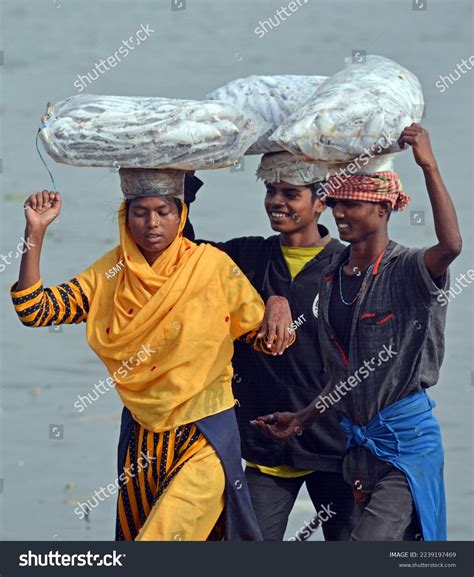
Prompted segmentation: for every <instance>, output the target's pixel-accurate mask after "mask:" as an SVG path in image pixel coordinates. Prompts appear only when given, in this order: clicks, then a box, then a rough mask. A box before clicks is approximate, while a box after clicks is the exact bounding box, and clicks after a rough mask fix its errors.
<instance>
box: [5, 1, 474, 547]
mask: <svg viewBox="0 0 474 577" xmlns="http://www.w3.org/2000/svg"><path fill="white" fill-rule="evenodd" d="M426 1H427V4H426ZM287 5H288V3H286V2H285V3H282V0H278V1H275V0H271V1H254V2H250V1H249V0H241V1H240V2H239V3H236V2H231V1H230V0H188V1H187V3H184V0H182V4H181V9H175V10H172V9H171V2H170V0H163V1H162V0H155V1H144V0H140V1H137V0H135V1H134V0H127V1H122V0H120V1H118V0H114V1H112V0H110V1H104V0H101V1H94V2H90V1H83V0H80V1H79V0H34V1H33V0H30V1H25V0H14V1H12V0H3V2H2V27H1V42H0V50H2V51H3V65H0V73H1V91H2V95H1V110H0V119H1V126H2V143H1V154H0V157H1V159H2V167H3V172H2V173H1V174H0V188H1V190H0V193H1V196H0V198H1V204H0V206H1V233H2V234H1V246H0V254H1V255H8V253H9V251H13V254H15V252H16V246H17V244H18V243H19V242H20V241H21V236H22V234H23V230H24V216H23V209H22V202H23V201H24V199H25V198H26V196H27V195H28V194H30V193H32V192H36V191H39V190H42V189H43V188H51V184H50V181H49V178H48V175H47V172H46V170H45V168H44V166H43V165H42V163H41V162H40V160H39V158H38V155H37V153H36V150H35V146H34V139H35V133H36V131H37V129H38V127H39V123H40V117H41V116H42V115H43V114H44V112H45V107H46V103H47V102H48V101H52V102H56V101H58V100H60V99H62V98H65V97H66V96H69V95H72V94H76V93H77V89H76V88H75V87H74V86H73V83H74V81H75V80H76V79H77V74H83V75H84V74H86V73H87V72H90V71H91V70H92V68H93V67H94V63H95V62H98V61H99V60H100V58H104V59H106V58H107V57H108V56H110V55H112V54H113V53H114V52H115V51H116V50H117V49H118V48H119V47H120V46H121V45H122V40H123V39H127V38H128V37H129V36H131V35H133V34H135V32H136V31H137V30H138V29H139V28H140V25H141V24H143V25H144V26H146V25H147V24H148V25H149V26H150V27H151V28H152V29H154V32H153V33H152V34H151V35H150V36H149V38H148V39H147V40H146V41H145V42H143V44H142V45H141V46H139V47H136V48H135V49H134V50H133V51H131V52H130V54H129V55H128V56H127V57H126V58H125V59H123V61H122V62H121V63H119V64H118V66H117V67H115V68H113V69H111V70H110V71H108V72H105V73H104V74H102V75H101V76H100V77H99V78H98V79H97V80H96V81H95V82H94V83H93V84H92V85H91V86H90V87H88V88H87V89H86V92H89V93H93V94H94V93H95V94H117V95H130V96H132V95H137V96H138V95H141V96H168V97H179V98H194V99H201V98H203V97H204V95H205V94H206V93H207V92H208V91H210V90H212V89H213V88H215V87H217V86H219V85H222V84H224V83H225V82H228V81H229V80H231V79H233V78H236V77H242V76H248V75H250V74H323V75H330V74H332V73H334V72H336V71H337V70H339V69H340V68H341V67H342V66H343V59H344V58H345V57H347V56H350V55H351V53H352V51H353V50H366V51H367V53H376V54H381V55H384V56H387V57H390V58H393V59H395V60H397V61H398V62H400V63H401V64H403V65H404V66H406V67H408V68H409V69H410V70H412V71H413V72H414V73H415V74H417V75H418V77H419V79H420V81H421V83H422V85H423V89H424V93H425V97H426V101H427V108H426V117H425V119H424V121H423V122H424V124H425V126H426V127H427V128H428V129H429V131H430V134H431V138H432V143H433V147H434V151H435V154H436V156H437V158H438V161H439V164H440V167H441V171H442V174H443V176H444V178H445V181H446V183H447V186H448V188H449V190H450V192H451V193H452V197H453V199H454V202H455V204H456V208H457V211H458V215H459V219H460V221H461V227H462V232H463V237H464V251H463V253H462V255H461V256H460V257H459V258H458V259H457V261H456V262H455V263H454V264H453V266H452V281H454V280H455V278H456V277H457V275H458V274H460V273H463V272H464V273H466V272H467V271H468V270H469V269H471V267H473V253H472V220H473V219H472V217H473V215H472V194H473V193H472V184H473V180H472V146H473V144H472V128H473V125H472V120H473V118H472V95H473V91H472V82H473V74H474V72H473V71H470V72H467V73H465V74H462V75H461V77H460V78H459V80H457V81H456V82H455V83H454V84H453V86H451V87H449V89H447V90H445V91H444V92H443V93H442V92H441V91H440V90H439V89H438V88H437V87H436V86H435V82H436V81H437V80H438V79H439V75H440V74H442V75H448V74H449V73H450V72H453V71H454V69H455V67H456V64H457V63H458V62H461V59H462V58H465V59H468V58H469V56H470V55H472V54H473V49H472V5H471V3H470V1H469V0H466V1H458V0H454V1H452V0H449V1H448V0H445V1H442V0H424V3H423V1H422V0H418V6H419V7H421V8H424V7H426V8H427V9H426V10H414V9H413V8H414V7H415V8H416V5H415V6H414V5H413V2H412V0H399V1H396V2H394V1H382V0H373V1H358V0H354V1H345V0H344V1H342V0H339V1H331V2H327V1H317V0H309V1H308V2H301V7H299V8H298V10H297V11H296V12H294V13H292V14H291V16H290V17H288V18H287V20H286V21H284V22H283V21H281V22H280V24H279V26H277V27H275V28H274V29H273V30H271V31H269V32H267V33H266V34H265V36H264V37H263V38H258V36H257V35H256V33H255V32H254V30H255V28H256V26H258V24H259V21H260V20H262V21H263V20H265V19H269V18H270V17H272V16H273V21H274V22H275V11H276V10H277V9H278V8H280V7H281V6H287ZM179 7H180V3H179V2H176V8H179ZM1 62H2V60H1V59H0V63H1ZM257 160H258V159H257V158H256V157H246V158H245V161H244V163H243V165H242V166H241V167H240V168H241V169H240V170H234V171H231V170H230V169H221V170H217V171H208V172H201V173H198V176H200V177H201V178H202V179H203V180H204V182H205V186H204V187H203V188H202V189H201V191H200V192H199V194H198V200H197V201H196V203H195V204H194V205H193V206H192V210H191V215H192V222H193V223H194V226H195V229H196V232H197V233H198V236H199V237H201V238H210V239H228V238H231V237H233V236H240V235H250V234H261V235H269V234H271V229H270V227H269V225H268V222H267V219H266V216H265V214H264V211H263V205H262V203H263V196H264V189H263V186H262V184H261V183H257V182H256V181H255V175H254V173H255V168H256V164H257ZM47 162H48V165H49V166H50V168H51V170H52V171H53V173H54V176H55V179H56V183H57V187H58V190H59V191H60V192H61V193H62V198H63V209H62V214H61V216H60V219H59V222H58V223H57V224H54V225H52V226H51V227H50V229H49V231H48V234H47V238H46V242H45V246H44V252H43V258H42V276H43V278H44V282H45V284H57V283H60V282H64V281H65V280H68V279H70V278H71V277H72V276H74V275H75V274H77V273H79V272H81V271H82V270H83V269H85V268H86V267H87V266H88V265H89V264H90V263H92V262H94V261H95V260H96V259H97V258H99V257H100V256H101V255H102V254H103V253H105V252H106V251H108V250H109V249H110V248H112V247H113V246H114V245H115V244H116V243H117V239H118V235H117V219H116V212H117V209H118V207H119V203H120V189H119V179H118V175H117V174H116V173H115V172H113V171H111V170H109V169H98V168H97V169H93V168H91V169H86V168H82V169H79V168H76V167H72V166H65V165H57V164H55V163H54V162H53V161H52V160H51V159H49V157H47ZM236 168H238V167H236ZM397 169H398V171H399V173H400V175H401V178H402V180H403V182H404V185H405V189H406V190H407V192H408V193H409V194H410V195H411V196H412V198H413V201H412V204H411V206H410V207H409V209H408V210H407V211H405V212H404V213H401V214H396V215H394V216H393V217H392V219H391V222H390V229H391V236H392V238H394V239H396V240H398V241H399V242H402V243H404V244H407V245H410V246H426V245H430V244H434V242H435V234H434V227H433V221H432V217H431V212H430V206H429V202H428V197H427V193H426V191H425V187H424V181H423V178H422V174H421V171H420V170H419V168H418V167H417V166H416V165H415V163H414V161H413V158H412V154H411V152H410V151H407V152H403V153H401V154H400V155H399V159H398V166H397ZM410 211H414V212H417V213H420V214H421V213H424V223H423V221H422V222H421V223H420V224H418V221H419V220H420V218H422V217H423V215H422V216H420V217H417V216H413V215H410ZM322 222H323V223H324V224H325V225H327V226H329V228H330V230H331V231H332V233H333V235H337V233H336V230H335V227H334V225H333V222H332V218H331V215H330V213H329V212H327V213H326V214H325V215H323V218H322ZM18 266H19V259H16V260H15V259H13V262H12V263H11V264H10V265H8V266H6V267H5V270H3V271H2V272H1V273H0V283H1V291H0V299H1V304H2V306H1V315H2V316H1V322H0V327H1V331H0V334H1V336H0V338H1V374H2V387H1V390H0V394H1V396H0V422H1V433H0V434H1V453H0V538H1V539H2V540H15V539H18V540H35V539H39V540H72V539H74V540H110V539H112V538H113V535H114V515H115V497H114V496H113V497H110V498H109V499H106V500H105V501H104V502H103V503H101V504H100V505H99V506H98V507H97V508H96V509H94V510H93V511H92V512H91V514H90V515H89V520H88V521H86V520H80V519H79V518H78V517H77V516H76V515H75V514H74V507H75V506H76V502H77V501H81V502H84V501H86V500H87V499H88V498H90V497H91V495H92V494H93V493H94V491H95V490H98V489H99V488H100V487H101V486H106V485H107V484H108V483H112V482H113V481H114V480H115V478H116V469H115V463H116V441H117V436H118V427H119V415H120V410H121V405H120V402H119V399H118V396H117V395H116V393H115V392H114V391H111V392H109V393H108V394H106V395H104V396H103V397H101V398H100V399H99V400H98V401H96V402H95V403H94V404H93V405H92V406H91V407H89V408H88V409H86V410H85V411H84V412H83V413H82V414H79V413H78V411H77V410H76V409H75V408H74V402H75V401H76V400H77V395H80V394H82V395H84V394H86V393H87V392H88V391H90V390H91V389H92V388H93V386H94V384H95V383H97V382H98V381H99V379H101V378H102V379H104V378H105V377H106V373H105V369H104V367H103V366H102V364H101V363H100V361H99V360H98V359H97V358H96V357H95V355H94V354H93V353H92V351H91V350H90V349H89V348H88V346H87V343H86V341H85V330H84V329H85V327H84V326H83V325H82V326H64V327H62V329H61V330H57V331H54V330H48V329H41V330H31V329H26V328H23V327H22V326H21V325H20V324H19V322H18V320H17V318H16V315H15V313H14V311H13V308H12V306H11V303H10V300H9V295H8V289H9V287H10V285H11V284H12V283H13V282H14V281H15V280H16V279H17V274H18ZM473 291H474V287H472V286H468V287H466V288H464V289H463V290H462V292H461V293H460V294H459V295H457V296H456V297H455V300H453V301H452V303H451V304H450V306H449V313H448V325H447V334H446V342H447V352H446V358H445V362H444V365H443V367H442V371H441V377H440V381H439V383H438V385H437V386H436V387H434V388H433V389H432V390H431V394H432V396H433V397H434V399H435V400H436V401H437V403H438V407H437V409H436V413H437V415H438V417H439V419H440V422H441V426H442V431H443V435H444V445H445V450H446V489H447V499H448V522H449V537H450V539H460V540H468V539H472V538H473V504H472V503H473V493H474V491H473V436H472V433H473V426H472V406H473V402H472V401H473V395H474V386H473V385H474V377H473V372H472V371H473V364H472V358H473V349H472V308H473V307H472V303H473V296H474V293H473ZM54 426H57V427H58V428H57V429H53V428H52V427H54ZM50 431H53V432H52V434H51V435H50ZM61 431H62V433H61ZM50 436H52V438H50ZM313 514H314V511H313V507H312V505H311V502H310V501H309V499H308V496H307V494H306V492H305V491H304V490H303V491H302V492H301V494H300V496H299V498H298V501H297V503H296V506H295V509H294V511H293V513H292V516H291V519H290V522H289V526H288V530H287V535H286V538H289V537H291V536H292V535H293V534H294V533H295V532H296V531H297V530H298V529H300V528H301V527H302V525H303V524H304V521H309V520H310V519H311V517H312V516H313ZM313 538H315V539H321V531H320V530H319V531H318V532H317V533H316V534H315V535H314V536H313Z"/></svg>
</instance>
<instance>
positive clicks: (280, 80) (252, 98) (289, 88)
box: [206, 74, 327, 154]
mask: <svg viewBox="0 0 474 577" xmlns="http://www.w3.org/2000/svg"><path fill="white" fill-rule="evenodd" d="M326 78H327V77H326V76H297V75H291V74H288V75H279V76H255V75H254V76H249V77H247V78H237V79H236V80H232V81H231V82H229V83H228V84H226V85H225V86H221V87H220V88H216V90H213V91H212V92H210V93H209V94H208V95H207V96H206V98H207V99H209V100H224V101H226V102H231V103H232V104H235V105H236V106H238V107H239V108H241V109H242V110H244V111H245V112H250V113H254V114H259V115H260V116H261V117H262V118H263V119H264V120H265V121H266V122H268V123H269V125H270V128H269V129H268V130H267V132H265V134H263V135H262V136H260V138H259V139H258V140H257V142H255V143H254V144H252V146H251V147H250V148H249V149H248V150H247V152H246V154H264V153H266V152H278V151H280V150H283V148H282V147H281V146H279V145H278V144H277V143H276V142H272V141H271V140H269V136H270V135H271V134H272V133H273V131H274V130H275V129H276V128H277V127H278V126H279V125H280V124H281V123H282V122H283V120H285V118H287V117H288V116H290V115H291V114H293V112H294V111H295V110H298V109H299V107H300V106H301V105H302V104H304V103H305V102H306V101H307V100H308V99H309V98H310V97H311V96H312V95H313V94H314V93H315V91H316V89H317V88H319V86H320V85H321V84H322V83H323V82H324V80H326Z"/></svg>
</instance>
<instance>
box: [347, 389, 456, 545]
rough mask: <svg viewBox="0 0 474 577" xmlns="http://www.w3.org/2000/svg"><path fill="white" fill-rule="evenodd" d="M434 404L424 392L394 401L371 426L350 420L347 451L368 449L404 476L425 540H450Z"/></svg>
mask: <svg viewBox="0 0 474 577" xmlns="http://www.w3.org/2000/svg"><path fill="white" fill-rule="evenodd" d="M435 406H436V403H435V402H434V401H433V400H432V399H430V397H429V396H428V395H427V394H426V391H425V390H422V391H419V392H417V393H414V394H412V395H408V396H407V397H404V398H403V399H400V400H399V401H396V402H395V403H392V404H391V405H389V406H388V407H386V408H385V409H383V410H382V411H380V412H379V413H378V414H377V415H375V417H373V418H372V419H371V420H370V421H369V422H368V423H367V424H366V425H363V426H358V425H354V424H353V423H352V422H351V421H350V420H349V419H348V418H347V417H344V418H343V419H342V420H341V425H342V427H343V429H344V431H345V433H346V439H347V448H348V449H349V448H352V447H356V446H361V447H365V448H367V449H369V450H370V451H371V452H372V453H373V454H374V455H375V456H376V457H377V458H378V459H380V460H381V461H386V462H388V463H390V464H391V465H392V466H394V467H396V468H397V469H399V470H401V471H403V472H404V473H405V475H406V477H407V481H408V484H409V486H410V490H411V493H412V497H413V502H414V505H415V509H416V511H417V514H418V519H419V521H420V525H421V528H422V532H423V539H424V540H425V541H446V539H447V534H446V498H445V491H444V480H443V466H444V451H443V445H442V442H441V431H440V428H439V423H438V421H437V419H436V417H435V416H434V415H433V412H432V409H433V407H435Z"/></svg>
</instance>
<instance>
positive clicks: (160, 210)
mask: <svg viewBox="0 0 474 577" xmlns="http://www.w3.org/2000/svg"><path fill="white" fill-rule="evenodd" d="M179 222H180V217H179V214H178V208H177V206H176V204H175V202H174V200H173V199H172V198H167V197H162V196H147V197H142V198H137V199H134V200H132V201H131V203H130V206H129V208H128V228H129V230H130V234H131V235H132V238H133V240H134V241H135V242H136V244H137V245H138V246H139V248H140V250H141V251H142V253H143V255H144V256H145V258H146V259H147V261H148V262H149V263H150V264H152V263H153V262H154V261H155V260H156V259H157V258H158V257H159V256H160V254H161V253H162V252H163V251H164V250H165V249H167V248H168V247H169V245H170V244H171V243H172V242H173V240H174V239H175V238H176V235H177V234H178V229H179Z"/></svg>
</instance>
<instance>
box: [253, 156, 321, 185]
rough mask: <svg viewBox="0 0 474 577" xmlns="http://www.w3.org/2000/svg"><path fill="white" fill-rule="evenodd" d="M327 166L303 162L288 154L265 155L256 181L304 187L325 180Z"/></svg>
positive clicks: (259, 166)
mask: <svg viewBox="0 0 474 577" xmlns="http://www.w3.org/2000/svg"><path fill="white" fill-rule="evenodd" d="M327 172H328V165H326V164H322V163H319V162H305V161H304V160H301V159H298V158H296V156H294V155H293V154H290V153H289V152H273V153H271V154H265V155H264V156H263V157H262V160H261V161H260V164H259V165H258V168H257V173H256V174H257V179H258V180H263V181H264V182H288V183H289V184H294V185H295V186H306V185H307V184H312V183H313V182H320V181H321V180H325V178H326V175H327Z"/></svg>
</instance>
